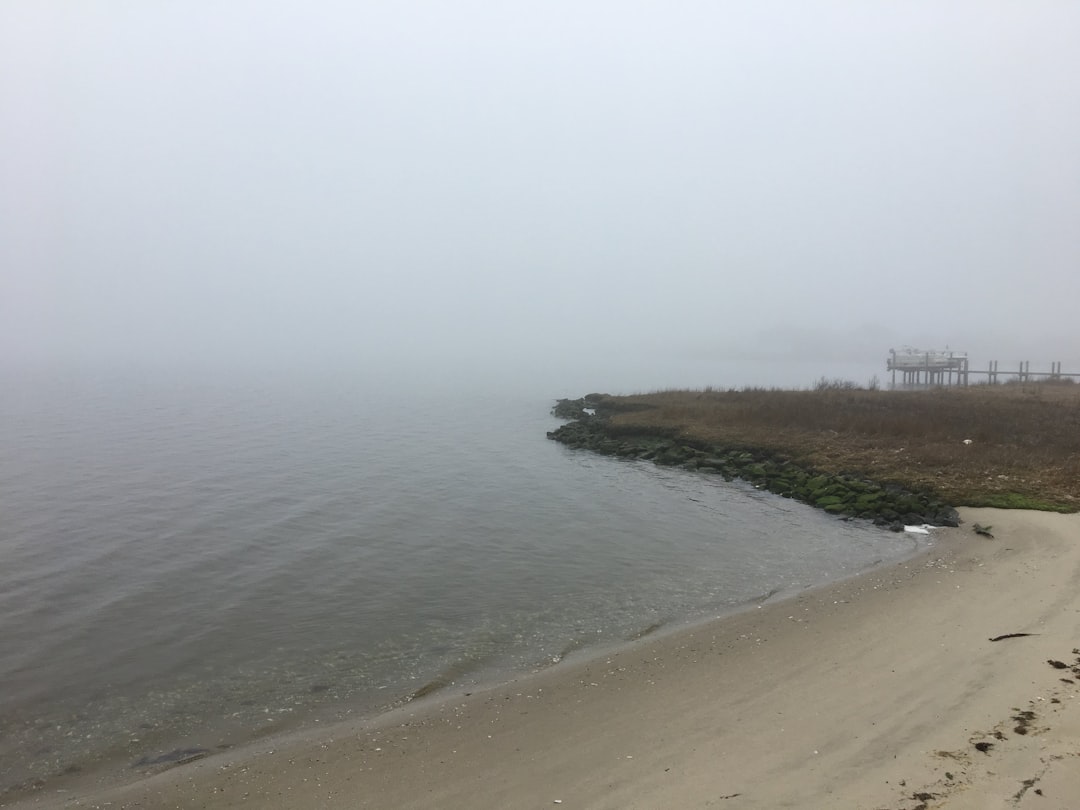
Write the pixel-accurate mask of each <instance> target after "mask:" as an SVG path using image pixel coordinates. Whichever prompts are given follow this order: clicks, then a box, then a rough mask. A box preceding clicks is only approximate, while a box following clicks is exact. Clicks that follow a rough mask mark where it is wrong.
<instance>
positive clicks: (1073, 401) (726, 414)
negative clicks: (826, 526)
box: [605, 383, 1080, 511]
mask: <svg viewBox="0 0 1080 810" xmlns="http://www.w3.org/2000/svg"><path fill="white" fill-rule="evenodd" d="M605 404H606V405H607V406H609V407H611V408H612V409H614V410H616V411H617V413H616V415H615V416H614V417H613V419H612V422H613V424H612V426H613V427H614V428H615V429H618V430H621V431H632V430H633V429H635V428H643V429H646V428H647V429H656V428H663V429H665V430H666V431H671V432H674V433H676V434H678V435H680V436H683V437H685V438H687V439H696V440H698V441H704V442H710V443H715V444H720V445H724V446H727V447H733V448H738V447H745V448H754V449H759V450H767V451H769V452H771V453H773V454H775V455H778V456H783V457H786V458H790V459H792V460H793V461H797V462H799V463H802V464H806V465H809V466H813V467H815V468H817V469H820V470H822V471H825V472H831V473H842V472H849V473H859V474H862V475H867V476H871V477H873V478H876V479H877V480H881V481H889V482H895V483H898V484H902V485H904V486H908V487H912V488H916V489H924V490H930V491H933V492H936V493H937V494H939V495H940V496H941V497H943V498H945V499H946V500H948V501H950V502H951V503H954V504H956V505H973V506H974V505H987V506H989V505H993V506H1007V507H1012V508H1038V509H1058V510H1064V511H1076V510H1077V509H1078V508H1080V386H1072V385H1054V384H1047V383H1027V384H1017V385H996V386H989V385H980V386H970V387H967V388H960V387H957V388H938V389H932V390H928V391H880V390H867V389H858V388H856V387H850V388H849V387H844V386H834V385H822V386H818V387H817V388H815V389H814V390H804V391H791V390H779V389H744V390H741V391H715V390H707V391H659V392H655V393H652V394H640V395H633V396H625V397H611V398H609V399H607V401H606V402H605ZM965 440H969V443H965Z"/></svg>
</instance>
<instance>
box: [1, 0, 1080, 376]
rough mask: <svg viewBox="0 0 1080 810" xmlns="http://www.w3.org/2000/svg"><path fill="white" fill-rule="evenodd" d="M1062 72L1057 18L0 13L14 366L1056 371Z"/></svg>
mask: <svg viewBox="0 0 1080 810" xmlns="http://www.w3.org/2000/svg"><path fill="white" fill-rule="evenodd" d="M1078 43H1080V4H1078V3H1075V2H1067V1H1065V0H1062V2H1038V0H1035V1H1026V2H1015V0H1009V2H1002V1H1000V0H977V1H975V2H949V0H931V2H918V1H917V0H906V2H902V3H901V2H874V0H851V1H850V2H826V1H815V0H787V1H785V2H780V1H777V2H768V1H767V0H753V2H750V0H747V1H746V2H722V1H720V0H712V1H711V2H682V1H681V0H668V1H667V2H663V3H661V2H635V0H618V2H616V1H615V0H610V1H608V0H604V1H603V2H589V0H575V2H563V1H562V0H549V1H548V2H516V1H515V0H505V1H503V0H500V1H499V2H496V0H484V2H477V1H475V0H442V1H441V2H415V1H414V0H401V1H398V0H396V1H395V2H340V3H336V2H325V0H322V1H319V0H316V1H315V2H299V1H298V0H259V1H258V2H256V1H255V0H248V1H247V2H240V1H239V0H235V1H233V2H230V1H229V0H223V1H222V0H214V1H213V2H209V1H208V0H177V1H176V2H170V1H169V0H155V2H146V0H94V2H84V0H71V1H70V2H56V1H55V0H0V357H2V358H3V359H4V361H5V362H9V363H10V362H17V363H20V364H24V365H38V366H47V367H55V368H82V369H86V368H97V367H110V366H119V367H124V366H128V367H132V368H138V367H142V366H145V365H147V364H154V365H157V366H158V367H160V368H164V369H169V368H173V367H175V368H176V369H178V370H181V369H187V370H190V369H193V368H196V369H197V368H200V367H206V368H218V369H220V368H256V367H277V368H281V369H289V368H297V367H303V368H340V369H348V370H351V371H353V372H357V373H360V374H363V373H367V372H368V371H371V370H374V369H377V368H384V369H385V368H392V369H395V371H396V373H401V374H408V375H417V374H419V375H423V374H430V373H435V370H440V369H441V371H440V372H438V373H458V372H461V373H462V374H467V375H477V374H480V375H483V374H488V373H491V374H507V373H510V372H511V371H514V372H516V373H520V372H522V371H524V372H527V373H532V374H536V375H537V376H538V377H539V378H542V379H544V380H550V381H551V385H555V386H558V385H567V386H570V387H574V386H578V385H581V386H584V387H588V388H590V389H591V388H594V387H595V388H605V387H606V388H612V389H620V388H621V389H623V390H627V389H646V388H650V387H657V386H662V385H674V384H687V385H704V384H706V383H713V384H719V385H742V384H746V383H757V384H760V383H774V384H806V383H809V382H811V381H812V380H813V379H814V378H816V377H818V376H820V375H822V374H826V375H829V376H835V375H858V374H864V373H865V374H872V373H874V372H877V373H879V374H880V375H881V376H882V377H883V378H884V377H885V376H886V375H885V373H884V360H885V357H886V355H887V353H888V350H889V349H890V348H900V347H901V346H902V345H904V344H913V345H915V346H918V347H925V348H945V346H946V345H948V346H949V347H951V348H953V349H959V350H966V351H968V352H969V353H970V354H971V355H972V356H973V358H975V360H976V365H979V364H980V361H984V360H988V359H998V360H1000V361H1001V364H1002V366H1003V367H1004V366H1006V365H1013V364H1014V363H1015V362H1018V361H1019V360H1022V359H1028V360H1031V362H1032V368H1033V369H1034V368H1036V367H1037V366H1040V367H1041V366H1045V367H1047V368H1048V366H1049V362H1050V361H1051V360H1062V361H1063V362H1065V364H1066V366H1067V368H1066V369H1065V370H1066V371H1069V370H1072V371H1080V327H1078V326H1077V323H1078V321H1077V309H1078V304H1080V79H1078V77H1080V47H1078V46H1077V44H1078ZM753 363H756V364H758V365H757V367H756V368H755V367H754V366H753V365H752V364H753ZM590 381H592V382H595V385H590Z"/></svg>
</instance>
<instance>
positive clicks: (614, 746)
mask: <svg viewBox="0 0 1080 810" xmlns="http://www.w3.org/2000/svg"><path fill="white" fill-rule="evenodd" d="M961 513H962V516H963V518H964V520H965V524H964V525H963V526H962V527H961V528H959V529H945V530H936V532H935V534H936V540H935V543H934V546H933V548H932V549H931V550H930V551H929V552H926V553H923V554H921V555H920V556H918V557H916V558H913V559H910V560H908V561H906V562H903V563H899V564H892V565H886V566H881V567H879V568H878V569H875V570H874V571H871V572H869V573H866V574H863V575H861V576H859V577H857V578H854V579H850V580H847V581H844V582H841V583H838V584H835V585H831V586H827V587H824V588H820V589H815V590H813V591H807V592H804V593H803V594H801V595H799V596H796V597H794V598H791V599H786V600H783V601H778V602H774V603H769V604H765V605H762V606H760V607H757V608H755V609H751V610H749V611H747V612H744V613H741V614H738V615H735V616H731V617H726V618H722V619H717V620H714V621H711V622H708V623H705V624H702V625H698V626H696V627H694V628H690V629H684V630H680V631H677V632H672V633H669V634H665V635H662V636H657V637H647V638H645V639H642V640H640V641H639V642H637V643H635V644H633V645H631V646H628V647H626V648H623V649H620V650H619V651H618V652H617V653H614V654H611V655H606V656H602V657H600V658H596V659H592V660H587V661H586V660H581V661H575V660H569V661H567V662H564V663H562V664H560V665H558V666H553V667H551V668H550V669H548V670H545V671H543V672H540V673H537V674H534V675H530V676H528V677H521V678H518V679H517V680H515V681H513V682H511V683H508V684H504V685H500V686H497V687H494V688H491V689H487V690H483V691H477V692H475V693H465V692H462V691H455V689H454V688H453V687H451V688H450V689H449V690H447V692H446V693H444V694H443V695H440V696H433V697H432V698H431V699H430V700H428V701H426V702H414V703H412V704H409V705H407V706H405V707H402V708H401V709H398V710H396V711H394V712H392V713H390V714H387V715H383V716H381V717H380V718H378V719H377V720H376V721H373V722H356V723H352V724H346V725H340V726H336V727H334V728H332V729H331V728H327V729H322V730H319V731H317V732H309V733H307V734H303V735H297V736H294V737H291V738H279V739H272V740H266V741H263V742H260V743H257V744H254V745H253V746H251V747H249V748H247V749H245V750H234V751H230V752H227V753H225V754H221V755H216V756H211V757H207V758H204V759H200V760H198V761H195V762H191V763H188V764H185V765H180V766H178V767H174V768H171V769H170V770H167V771H164V772H162V773H158V774H155V775H151V776H149V777H148V778H145V779H143V780H142V781H139V782H137V783H134V784H131V785H127V786H125V787H122V788H118V789H112V790H110V791H108V792H102V793H99V794H96V795H95V794H92V793H90V792H88V789H86V788H76V787H75V786H70V789H68V790H67V791H64V792H61V791H56V790H48V791H47V792H43V793H41V794H38V795H33V796H28V797H25V798H24V799H22V800H21V801H18V802H16V803H12V804H8V805H6V806H9V807H19V808H23V807H27V808H29V807H36V808H45V807H48V808H54V807H55V808H60V807H83V808H106V807H108V808H113V809H114V810H115V809H117V808H234V807H245V808H252V807H256V808H459V807H460V808H470V809H471V810H485V809H486V808H549V807H553V806H559V807H565V808H723V809H724V810H740V809H741V808H781V807H798V808H883V809H884V808H889V809H890V810H915V808H936V807H946V808H971V809H972V810H974V809H975V808H979V810H985V809H986V808H998V807H1001V808H1006V807H1008V808H1011V807H1033V808H1042V809H1043V810H1063V809H1064V808H1075V807H1077V806H1080V805H1078V802H1080V799H1078V798H1077V797H1080V649H1078V648H1080V515H1059V514H1050V513H1042V512H1022V511H998V510H983V509H967V510H961ZM976 522H978V523H981V524H984V525H985V524H991V525H992V526H993V535H994V537H993V539H989V538H986V537H982V536H979V535H976V534H975V533H974V532H973V531H972V528H971V527H972V524H974V523H976ZM1019 633H1024V634H1030V635H1023V636H1016V637H1010V638H1003V639H1000V640H998V641H992V640H991V639H993V638H997V637H999V636H1003V635H1006V634H1019Z"/></svg>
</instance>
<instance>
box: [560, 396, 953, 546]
mask: <svg viewBox="0 0 1080 810" xmlns="http://www.w3.org/2000/svg"><path fill="white" fill-rule="evenodd" d="M618 412H620V410H619V409H617V408H613V407H612V406H611V404H610V400H609V399H608V398H607V397H606V396H605V395H603V394H587V395H586V396H584V397H581V398H580V399H560V400H558V402H557V403H556V404H555V407H554V408H553V409H552V414H553V415H554V416H556V417H558V418H560V419H566V420H568V421H567V423H566V424H565V425H562V426H561V427H559V428H557V429H556V430H553V431H550V432H548V434H547V436H548V438H549V439H553V440H555V441H557V442H560V443H562V444H565V445H566V446H568V447H572V448H575V449H583V450H590V451H592V452H594V453H600V454H602V455H608V456H616V457H618V458H625V459H642V460H648V461H652V462H653V463H654V464H659V465H662V466H665V467H681V468H683V469H687V470H694V471H698V472H702V473H706V474H713V475H722V476H723V477H724V479H725V480H727V481H732V480H735V479H741V480H744V481H747V482H749V483H750V484H753V485H754V486H755V487H758V488H759V489H766V490H768V491H770V492H773V493H775V494H777V495H779V496H781V497H784V498H792V499H793V500H797V501H800V502H802V503H805V504H809V505H810V506H814V507H817V508H819V509H823V510H825V511H826V512H828V513H829V514H833V515H837V516H839V517H842V518H846V519H851V518H858V519H862V520H869V521H872V522H873V523H874V524H875V525H878V526H886V527H889V528H891V529H893V530H894V531H902V530H903V528H904V526H905V525H908V526H910V525H921V524H929V525H931V526H958V525H959V524H960V516H959V514H958V513H957V511H956V510H955V509H954V508H953V507H952V506H951V505H949V504H947V503H945V502H943V501H941V500H940V499H938V498H935V497H934V496H932V495H930V494H928V493H920V492H913V491H911V490H909V489H905V488H904V487H901V486H898V485H895V484H891V483H888V482H877V481H873V480H870V479H869V478H866V477H864V476H860V475H856V474H841V475H832V474H827V473H822V472H820V471H818V470H813V469H808V468H805V467H801V466H799V465H797V464H794V463H793V462H791V461H790V460H788V459H783V458H779V457H777V456H776V455H775V454H771V453H768V452H765V451H760V450H753V449H745V448H738V449H735V448H725V447H719V446H716V445H713V444H708V443H706V442H701V441H698V440H695V439H688V438H686V437H683V436H680V435H679V434H678V431H676V430H674V429H670V430H666V429H658V428H654V427H649V428H644V427H638V426H634V425H614V424H612V422H611V416H612V415H614V414H615V413H618Z"/></svg>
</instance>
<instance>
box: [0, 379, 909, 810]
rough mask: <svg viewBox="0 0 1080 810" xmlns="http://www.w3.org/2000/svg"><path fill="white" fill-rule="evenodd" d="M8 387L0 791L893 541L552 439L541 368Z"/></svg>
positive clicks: (547, 643)
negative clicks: (492, 373)
mask: <svg viewBox="0 0 1080 810" xmlns="http://www.w3.org/2000/svg"><path fill="white" fill-rule="evenodd" d="M4 383H5V384H4V386H3V391H2V394H0V773H2V774H3V778H2V784H0V798H2V796H3V795H4V792H10V791H21V790H23V789H26V788H33V787H37V788H41V789H45V788H48V787H50V786H51V785H53V784H57V783H60V782H62V780H63V778H64V776H65V775H71V774H82V775H83V776H86V775H95V777H94V778H100V779H101V780H104V781H118V780H123V779H130V778H136V777H137V776H138V775H139V774H140V773H144V772H147V771H148V770H152V769H154V768H156V767H164V766H166V765H168V764H171V763H172V762H174V761H177V760H181V759H184V758H186V757H188V756H195V755H203V754H207V753H213V752H214V751H217V750H222V749H225V748H228V747H232V746H236V745H241V744H244V743H246V742H249V741H251V740H254V739H257V738H260V737H263V736H266V735H269V734H274V733H278V732H282V731H286V730H290V729H295V728H303V727H310V726H313V725H314V724H316V723H330V722H333V721H335V720H338V719H341V718H346V717H356V716H361V717H362V716H366V715H374V714H377V713H379V712H381V711H383V710H386V709H388V708H390V707H393V706H395V705H400V704H401V703H402V702H404V701H408V700H411V699H415V698H417V697H419V696H423V695H427V694H438V693H440V692H442V691H443V690H448V689H466V688H473V687H474V686H475V685H477V684H483V683H490V682H494V681H497V680H499V679H505V678H509V677H512V676H514V675H515V674H517V673H522V672H528V671H532V670H534V669H536V668H539V667H547V666H554V665H557V664H558V663H559V662H560V661H561V660H563V659H564V658H566V657H567V656H581V655H588V654H589V653H590V652H595V651H596V650H598V649H600V648H602V647H604V646H607V645H612V644H617V643H622V642H625V641H628V640H631V639H634V638H638V637H640V636H642V635H644V634H646V633H649V632H652V631H654V630H656V629H657V628H663V627H670V626H672V625H677V624H682V623H687V622H691V621H695V620H699V619H702V618H705V617H710V616H714V615H723V614H725V613H730V612H731V611H733V610H737V609H739V608H741V607H746V606H752V605H753V604H755V602H759V601H761V600H764V599H766V598H769V597H771V596H773V595H775V594H784V593H790V592H792V591H794V590H797V589H800V588H804V587H808V586H811V585H815V584H818V583H822V582H825V581H828V580H832V579H836V578H840V577H844V576H847V575H850V574H853V573H856V572H858V571H860V570H863V569H866V568H868V567H870V566H873V565H875V564H877V563H879V562H881V561H883V560H889V559H895V558H899V557H902V556H904V555H907V554H910V553H911V552H912V551H913V550H914V547H913V543H914V542H916V541H915V540H913V538H912V536H910V535H897V534H893V533H890V532H886V531H882V530H880V529H876V528H874V527H872V526H869V525H866V524H863V523H859V522H842V521H839V520H837V519H835V518H833V517H830V516H827V515H825V514H823V513H821V512H818V511H816V510H813V509H810V508H808V507H805V506H803V505H800V504H798V503H794V502H792V501H789V500H785V499H782V498H779V497H776V496H773V495H771V494H769V493H765V492H759V491H757V490H755V489H753V488H752V487H749V486H747V485H745V484H742V483H738V482H733V483H727V482H724V481H723V480H722V479H720V478H719V477H713V476H708V475H705V474H698V473H690V472H686V471H682V470H675V469H666V468H659V467H656V466H654V465H652V464H651V463H647V462H638V461H625V460H619V459H613V458H607V457H600V456H596V455H592V454H589V453H587V452H583V451H574V450H569V449H567V448H564V447H562V446H561V445H558V444H556V443H555V442H553V441H550V440H549V439H547V438H546V436H545V434H546V432H547V431H548V430H551V429H553V428H554V427H556V426H557V425H558V424H559V422H558V421H557V420H556V419H555V418H553V417H552V416H551V415H550V409H551V406H552V405H553V398H552V396H551V392H541V391H530V390H527V389H520V388H518V389H515V390H512V391H511V390H506V389H501V388H500V387H499V386H497V385H494V384H493V385H491V386H489V387H483V386H480V387H476V386H473V387H470V388H468V389H459V388H455V387H453V386H449V385H439V386H433V387H426V386H424V385H423V384H421V383H419V382H415V383H413V384H410V385H386V384H381V383H375V382H372V381H365V380H364V379H362V378H344V377H343V378H333V377H323V378H319V379H302V380H301V379H288V378H285V377H278V378H276V379H274V378H270V377H264V378H259V379H251V378H245V379H242V380H241V379H222V378H217V379H202V378H196V377H191V378H185V379H182V380H181V379H167V378H162V377H158V378H154V379H150V378H147V377H140V376H137V375H136V376H114V377H108V376H101V377H82V378H71V377H64V376H52V377H48V378H45V377H41V376H40V375H39V376H34V375H29V374H14V373H12V374H9V375H7V376H6V377H5V380H4ZM576 393H584V392H575V394H576ZM9 795H10V793H9Z"/></svg>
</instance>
